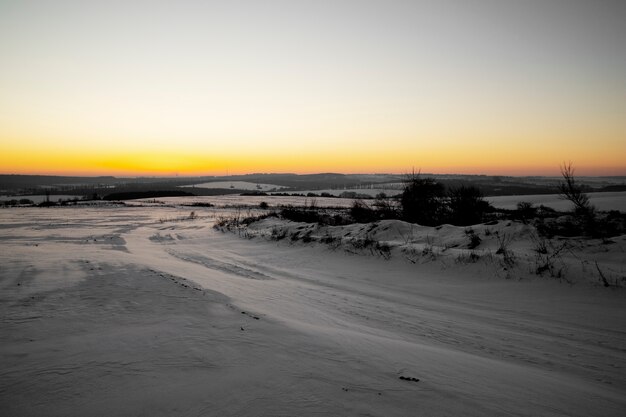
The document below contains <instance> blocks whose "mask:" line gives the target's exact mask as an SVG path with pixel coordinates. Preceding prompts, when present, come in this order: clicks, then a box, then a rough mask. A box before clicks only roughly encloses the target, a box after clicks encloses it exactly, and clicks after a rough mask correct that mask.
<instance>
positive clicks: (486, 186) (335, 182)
mask: <svg viewBox="0 0 626 417" xmlns="http://www.w3.org/2000/svg"><path fill="white" fill-rule="evenodd" d="M421 175H422V176H423V177H434V178H435V179H437V180H438V181H440V182H442V183H443V184H444V185H445V186H446V187H448V188H452V187H458V186H475V187H478V188H479V189H480V190H481V191H482V193H483V194H484V195H485V196H502V195H529V194H554V193H555V192H556V185H557V184H558V183H559V181H560V178H558V177H537V176H533V177H506V176H489V175H458V174H449V175H446V174H427V173H424V174H421ZM405 179H406V176H404V175H398V174H339V173H332V172H327V173H319V174H306V175H298V174H293V173H257V174H246V175H229V176H204V177H182V178H178V177H176V178H171V177H169V178H168V177H160V178H159V177H139V178H117V177H113V176H101V177H76V176H52V175H0V194H4V195H26V194H29V195H37V194H44V193H46V192H48V193H51V194H65V195H75V196H93V195H94V194H96V195H99V196H106V195H108V194H111V193H120V192H144V191H168V192H174V191H177V190H178V191H181V189H180V188H179V187H181V186H193V185H196V184H202V183H207V182H228V181H231V182H246V183H253V184H275V185H277V186H281V187H285V188H283V189H281V190H280V191H281V192H291V193H294V192H299V191H303V190H311V191H315V190H324V189H327V190H328V189H331V190H349V191H355V192H357V193H358V190H359V189H368V188H369V189H376V188H389V189H394V188H395V189H397V190H401V188H402V183H403V181H404V180H405ZM577 181H578V182H579V183H580V184H581V185H582V186H583V188H584V189H585V191H586V192H594V191H623V190H626V177H579V178H577ZM218 187H219V186H218ZM191 190H193V191H192V192H193V194H194V195H225V194H237V193H241V192H246V190H243V189H236V188H228V189H225V188H201V187H193V188H192V189H190V188H185V189H184V191H185V192H191Z"/></svg>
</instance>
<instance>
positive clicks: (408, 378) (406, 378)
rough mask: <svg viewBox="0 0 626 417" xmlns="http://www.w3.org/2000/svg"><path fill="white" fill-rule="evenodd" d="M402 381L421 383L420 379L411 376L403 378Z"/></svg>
mask: <svg viewBox="0 0 626 417" xmlns="http://www.w3.org/2000/svg"><path fill="white" fill-rule="evenodd" d="M400 379H401V380H403V381H411V382H419V379H417V378H413V377H410V376H401V377H400Z"/></svg>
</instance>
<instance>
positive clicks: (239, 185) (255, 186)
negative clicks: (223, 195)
mask: <svg viewBox="0 0 626 417" xmlns="http://www.w3.org/2000/svg"><path fill="white" fill-rule="evenodd" d="M181 187H194V188H232V189H235V190H256V191H270V190H271V191H276V190H281V189H283V188H285V187H283V186H280V185H276V184H261V183H256V182H248V181H214V182H203V183H202V184H193V185H182V186H181Z"/></svg>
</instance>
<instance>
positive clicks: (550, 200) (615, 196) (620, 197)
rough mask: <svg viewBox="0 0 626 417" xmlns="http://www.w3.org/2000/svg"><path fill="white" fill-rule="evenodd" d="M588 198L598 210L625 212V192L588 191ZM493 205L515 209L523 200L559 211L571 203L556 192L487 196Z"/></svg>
mask: <svg viewBox="0 0 626 417" xmlns="http://www.w3.org/2000/svg"><path fill="white" fill-rule="evenodd" d="M587 195H588V196H589V200H590V201H591V204H593V205H594V206H596V208H597V209H598V210H603V211H609V210H619V211H622V212H626V192H625V191H615V192H601V193H589V194H587ZM486 200H487V201H489V202H490V203H491V204H492V205H493V206H494V207H498V208H504V209H515V208H516V206H517V203H519V202H520V201H525V202H528V203H533V204H534V205H536V206H539V205H541V204H543V205H544V206H547V207H551V208H553V209H555V210H559V211H568V210H571V206H572V203H570V202H569V201H567V200H564V199H562V198H560V197H559V195H558V194H543V195H539V194H538V195H513V196H508V195H507V196H497V197H487V198H486Z"/></svg>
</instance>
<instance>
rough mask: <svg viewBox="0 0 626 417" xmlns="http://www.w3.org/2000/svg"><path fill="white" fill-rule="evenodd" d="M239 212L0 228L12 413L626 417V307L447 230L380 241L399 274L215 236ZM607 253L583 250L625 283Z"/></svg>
mask: <svg viewBox="0 0 626 417" xmlns="http://www.w3.org/2000/svg"><path fill="white" fill-rule="evenodd" d="M333 201H336V200H334V199H333ZM226 205H228V204H226ZM229 210H230V209H224V208H203V207H197V208H196V207H194V211H195V216H194V217H191V216H190V208H189V207H176V206H158V205H154V206H151V207H148V206H142V207H112V206H102V207H72V208H52V209H42V208H14V209H4V210H0V230H1V233H0V288H1V292H0V294H1V303H0V311H1V314H0V376H1V378H0V407H1V408H0V409H1V410H2V411H1V414H2V415H6V416H26V415H37V416H85V415H89V416H111V415H145V416H159V415H160V416H172V415H177V416H209V415H210V416H247V415H249V416H277V415H283V416H287V415H289V416H292V415H293V416H309V415H310V416H312V415H373V416H409V415H424V416H502V415H515V416H622V415H624V410H626V372H625V369H626V319H625V317H626V297H625V294H626V293H625V289H623V288H622V289H620V288H604V287H602V286H601V285H600V284H599V283H598V282H597V280H596V278H595V276H594V277H593V279H591V278H590V279H584V277H582V278H583V279H579V280H578V279H577V280H576V282H575V283H573V284H568V283H566V282H564V281H563V280H558V279H554V278H550V277H547V276H542V277H539V276H534V278H533V277H529V276H530V275H529V274H526V275H523V274H522V275H520V277H522V279H521V278H519V277H517V275H508V274H506V273H502V274H496V273H494V269H493V267H492V266H490V265H488V264H487V263H481V262H477V263H465V262H457V261H456V259H459V257H458V255H459V254H460V253H461V252H457V253H456V254H455V255H454V256H452V255H446V254H445V253H443V254H441V249H443V248H446V250H447V251H453V250H457V251H461V250H462V248H461V247H460V246H458V245H457V246H456V247H454V246H449V245H448V244H447V243H451V242H452V241H453V240H454V239H457V238H458V239H459V242H460V241H461V239H463V242H465V241H466V236H465V235H464V232H463V230H453V229H450V228H449V227H444V228H442V229H437V230H429V231H426V233H425V234H426V236H424V233H421V232H424V230H422V231H421V232H420V231H419V230H417V229H416V230H413V228H411V227H409V229H404V230H400V232H401V233H395V234H393V233H391V232H392V229H393V228H401V227H405V228H406V226H402V224H401V223H393V224H392V223H389V224H388V226H390V227H388V228H387V229H385V230H383V227H384V225H383V226H381V227H380V231H379V232H376V231H373V230H372V231H370V232H371V233H372V234H373V235H374V236H375V237H376V238H377V239H387V240H388V241H390V242H391V243H392V244H393V242H396V243H397V242H398V240H397V239H398V236H400V237H401V239H404V241H402V240H400V241H399V243H398V245H397V246H393V245H392V249H391V253H392V256H391V257H390V258H389V259H386V257H384V256H377V255H372V254H371V253H369V252H368V251H365V250H364V251H356V250H355V251H353V253H350V252H348V251H346V250H343V249H342V246H338V247H334V248H333V247H331V246H329V245H325V244H319V243H315V242H314V241H312V242H310V243H307V244H304V243H302V242H299V241H298V242H292V241H291V240H290V239H288V238H286V239H282V240H279V241H273V240H268V239H267V238H264V237H261V236H259V237H253V238H250V239H246V238H242V237H240V236H238V235H236V234H233V233H222V232H220V231H217V230H215V229H214V228H213V227H212V226H213V224H214V221H215V219H216V218H219V217H221V216H223V215H225V214H228V212H229ZM265 222H266V224H265V225H264V224H263V223H261V224H259V225H258V226H257V227H256V231H257V232H258V233H259V235H262V232H263V231H264V230H265V231H267V230H272V229H273V228H276V227H283V226H284V227H288V228H291V230H296V229H297V228H299V227H302V225H298V224H288V223H287V224H284V223H283V224H280V223H271V222H275V220H272V219H267V220H265ZM392 226H393V227H392ZM350 227H352V228H353V229H354V230H351V229H350V230H348V229H346V230H342V231H341V232H337V233H342V234H345V233H346V232H348V231H349V232H350V233H351V235H357V234H358V233H363V231H362V230H361V231H360V232H359V230H358V227H360V226H350ZM485 227H487V226H485ZM491 227H492V228H497V227H504V228H506V227H510V228H513V229H515V230H516V232H515V233H513V229H501V230H510V231H511V233H513V235H514V236H517V237H519V238H520V239H522V238H523V237H524V236H525V235H524V230H523V228H522V227H521V226H520V227H518V226H516V225H515V224H512V225H506V224H505V225H502V224H499V225H494V226H491ZM457 229H459V228H457ZM475 230H476V233H480V234H481V236H483V240H484V241H483V242H482V243H481V245H484V247H483V249H484V250H487V251H488V250H489V249H490V248H491V247H490V246H489V245H494V243H493V242H491V241H490V240H489V239H487V238H485V233H486V232H485V230H483V229H481V228H479V227H476V228H475ZM320 233H321V231H320ZM323 233H324V234H327V233H333V232H332V231H328V230H326V231H324V232H323ZM490 233H492V232H490ZM503 233H504V232H503ZM312 234H313V233H312ZM247 236H248V237H251V236H252V235H251V234H248V235H247ZM394 239H396V240H394ZM420 239H422V240H420ZM437 239H439V240H437ZM410 243H412V244H415V245H422V246H424V245H428V246H430V247H431V249H430V252H431V253H435V252H437V249H433V248H435V247H438V248H440V249H438V250H439V253H440V254H441V256H439V257H432V256H430V254H428V256H422V255H419V253H422V254H423V253H424V252H419V253H415V255H416V256H417V257H415V258H411V257H409V256H401V255H400V254H401V253H405V252H401V249H402V247H401V246H402V245H403V244H404V245H407V244H410ZM528 244H529V243H528V240H520V241H519V242H516V243H511V245H512V247H513V249H515V245H517V247H518V248H519V249H520V250H522V251H523V250H524V248H525V245H526V246H528ZM605 245H606V246H602V245H600V244H598V245H596V246H589V247H588V248H586V249H585V248H581V249H580V250H584V251H586V252H585V253H588V256H589V257H590V258H589V259H597V260H598V261H599V263H600V265H602V268H606V269H605V270H606V271H609V270H610V271H612V272H611V273H612V274H617V275H619V274H620V273H623V272H624V266H625V265H624V257H623V253H624V246H625V242H624V238H623V237H622V238H616V239H613V241H612V243H608V242H607V243H605ZM424 247H425V246H424ZM493 249H495V246H494V247H493ZM620 250H621V253H620ZM372 253H373V252H372ZM567 259H569V258H566V260H567ZM567 262H574V261H571V260H567ZM577 267H578V266H577ZM572 268H574V266H572ZM610 268H611V269H610ZM579 269H580V270H581V271H583V274H584V271H585V270H584V268H579ZM518 272H520V273H521V271H518ZM587 272H588V273H589V274H590V276H591V274H597V273H596V272H594V271H593V269H592V268H589V269H588V270H587ZM607 273H608V272H607ZM579 275H580V274H579ZM617 275H616V276H617ZM507 276H508V278H509V279H507Z"/></svg>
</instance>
